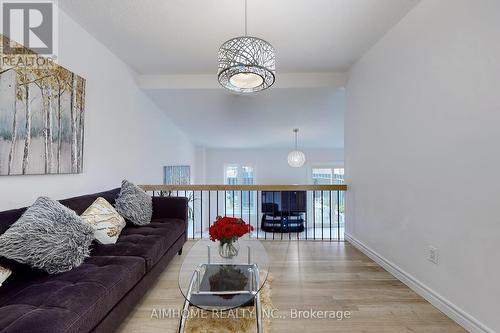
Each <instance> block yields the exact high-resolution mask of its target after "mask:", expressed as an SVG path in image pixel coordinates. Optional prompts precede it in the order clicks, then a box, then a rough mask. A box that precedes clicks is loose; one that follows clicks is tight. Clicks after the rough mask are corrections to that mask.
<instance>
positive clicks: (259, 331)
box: [254, 268, 264, 333]
mask: <svg viewBox="0 0 500 333" xmlns="http://www.w3.org/2000/svg"><path fill="white" fill-rule="evenodd" d="M254 274H255V287H256V289H258V288H259V286H260V275H259V269H258V268H256V269H254ZM255 320H256V322H257V333H263V332H264V323H263V322H262V305H261V303H260V290H258V291H257V294H256V295H255Z"/></svg>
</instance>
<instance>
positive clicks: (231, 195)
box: [231, 190, 235, 217]
mask: <svg viewBox="0 0 500 333" xmlns="http://www.w3.org/2000/svg"><path fill="white" fill-rule="evenodd" d="M231 196H232V199H233V217H234V208H235V205H234V204H235V202H234V190H233V192H232V194H231Z"/></svg>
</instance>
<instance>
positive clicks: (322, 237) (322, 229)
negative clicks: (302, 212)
mask: <svg viewBox="0 0 500 333" xmlns="http://www.w3.org/2000/svg"><path fill="white" fill-rule="evenodd" d="M323 208H324V206H323V191H321V240H323V239H324V234H323V231H324V229H325V228H324V227H323Z"/></svg>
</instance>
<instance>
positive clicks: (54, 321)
mask: <svg viewBox="0 0 500 333" xmlns="http://www.w3.org/2000/svg"><path fill="white" fill-rule="evenodd" d="M144 274H145V270H144V262H143V260H141V259H139V258H136V257H105V256H100V257H91V258H88V259H87V260H86V261H85V263H84V264H83V265H82V266H80V267H78V268H76V269H74V270H72V271H69V272H65V273H62V274H57V275H49V274H45V273H43V272H41V271H36V272H33V274H32V275H18V274H16V272H14V273H13V275H12V277H11V279H9V280H7V281H6V283H5V284H4V287H3V288H2V293H1V294H0V328H1V329H0V332H1V333H11V332H12V333H14V332H33V329H34V328H35V327H36V328H37V332H38V333H53V332H88V331H90V330H91V329H92V328H93V327H94V326H95V325H96V323H98V322H99V321H100V320H101V319H102V318H104V317H105V316H106V315H107V313H108V312H109V311H110V310H111V309H112V308H113V307H114V306H115V305H116V304H117V303H118V302H119V301H120V299H121V298H122V297H123V296H125V294H126V293H127V292H128V291H129V290H130V289H132V287H133V286H134V285H135V284H136V283H137V282H138V281H139V280H140V279H141V278H142V276H143V275H144Z"/></svg>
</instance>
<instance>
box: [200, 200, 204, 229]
mask: <svg viewBox="0 0 500 333" xmlns="http://www.w3.org/2000/svg"><path fill="white" fill-rule="evenodd" d="M200 238H203V191H200Z"/></svg>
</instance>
